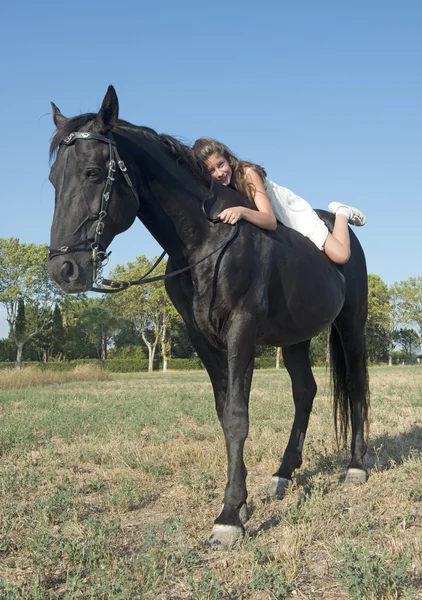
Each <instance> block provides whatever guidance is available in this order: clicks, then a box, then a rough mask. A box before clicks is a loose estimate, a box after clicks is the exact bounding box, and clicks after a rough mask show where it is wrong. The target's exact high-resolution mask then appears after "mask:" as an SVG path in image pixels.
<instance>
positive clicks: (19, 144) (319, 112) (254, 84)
mask: <svg viewBox="0 0 422 600" xmlns="http://www.w3.org/2000/svg"><path fill="white" fill-rule="evenodd" d="M421 30H422V3H421V2H420V1H419V0H418V1H416V0H402V1H401V2H399V1H398V0H397V1H395V2H392V1H390V0H371V1H370V2H368V1H367V0H365V1H362V0H354V1H353V2H340V1H338V0H319V1H318V2H315V0H297V1H296V2H291V1H289V2H287V1H285V0H273V1H265V0H263V1H262V2H259V3H257V2H252V1H249V0H242V1H237V0H233V1H230V0H226V1H221V0H217V1H215V2H207V3H204V2H198V1H197V0H195V1H191V0H186V1H184V0H180V1H179V2H174V1H171V0H155V1H154V2H152V0H149V1H148V2H145V1H143V0H137V1H135V0H133V1H125V0H121V1H120V2H110V1H109V0H103V1H101V2H99V1H97V0H92V1H91V2H81V1H80V0H74V1H73V2H72V3H58V2H54V3H53V2H51V1H50V0H47V1H44V2H43V3H32V2H29V0H24V1H21V2H14V3H6V5H5V6H4V7H3V9H2V18H1V25H0V33H1V35H0V52H1V56H2V61H1V66H0V74H1V83H2V86H1V87H2V94H1V100H0V102H1V107H2V115H3V117H2V144H1V146H0V164H1V173H2V183H1V188H0V189H1V205H2V211H1V214H2V218H1V220H0V237H9V236H15V237H18V238H19V239H20V240H21V241H22V242H35V243H38V244H40V243H45V242H48V239H49V229H50V225H51V219H52V213H53V203H54V194H53V189H52V187H51V185H50V183H49V182H48V172H49V161H48V145H49V139H50V137H51V135H52V133H53V129H54V127H53V123H52V119H51V115H50V104H49V102H50V100H52V101H53V102H55V104H57V105H58V106H59V108H60V109H61V111H62V112H63V114H65V115H67V116H74V115H76V114H79V113H81V112H88V111H95V110H97V109H98V108H99V106H100V105H101V101H102V98H103V96H104V94H105V92H106V89H107V86H108V85H109V84H110V83H112V84H113V85H114V86H115V88H116V91H117V94H118V96H119V102H120V116H121V117H122V118H124V119H126V120H128V121H131V122H133V123H136V124H138V125H147V126H149V127H153V128H154V129H156V130H157V131H158V132H160V133H168V134H171V135H175V136H178V137H181V138H182V139H184V140H185V141H187V142H192V141H194V140H195V139H196V138H197V137H200V136H210V137H215V138H217V139H220V140H221V141H223V142H225V143H226V144H227V145H228V146H229V147H230V148H231V149H232V150H233V151H234V152H235V153H237V154H238V155H239V156H240V157H242V158H245V159H249V160H252V161H254V162H257V163H260V164H263V165H264V166H265V168H266V170H267V172H268V175H269V177H270V179H273V180H274V181H276V182H277V183H279V184H281V185H283V186H285V187H288V188H290V189H292V190H293V191H294V192H296V193H297V194H299V195H301V196H303V197H304V198H306V199H307V200H308V201H309V202H310V203H311V204H312V206H314V207H315V208H326V207H327V205H328V203H329V202H330V201H332V200H337V201H342V202H345V203H347V204H351V205H354V206H358V207H359V208H360V209H362V210H363V211H364V212H365V213H366V215H367V225H366V226H365V227H364V228H362V229H359V230H358V231H357V234H358V236H359V239H360V240H361V242H362V244H363V247H364V249H365V252H366V256H367V262H368V270H369V272H371V273H376V274H378V275H380V276H381V277H382V279H383V280H384V281H385V282H386V283H388V284H391V283H393V282H395V281H400V280H403V279H407V278H408V277H412V276H418V275H421V268H420V258H419V257H420V237H421V236H420V230H421V220H422V208H421V201H422V168H421V159H422V128H421V124H422V80H421V72H422V36H421ZM112 251H113V253H112V255H111V267H114V266H115V265H116V264H118V263H120V264H121V263H125V262H127V261H129V260H131V259H133V258H134V257H135V256H137V255H139V254H145V255H147V256H149V257H152V256H153V255H156V254H159V253H160V248H159V247H158V245H157V244H156V242H155V241H154V240H153V239H152V237H151V236H150V235H149V234H148V232H147V231H146V230H145V228H144V227H143V226H142V225H141V224H140V223H137V224H135V225H134V226H133V228H132V229H131V230H130V231H129V232H126V233H124V234H122V235H121V236H120V237H119V238H117V239H116V240H115V241H114V243H113V245H112ZM5 325H6V324H5V322H4V320H3V319H2V318H1V317H0V337H3V336H4V335H6V327H5Z"/></svg>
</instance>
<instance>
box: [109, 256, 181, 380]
mask: <svg viewBox="0 0 422 600" xmlns="http://www.w3.org/2000/svg"><path fill="white" fill-rule="evenodd" d="M155 260H156V259H153V260H148V259H147V258H146V257H145V256H138V257H137V259H136V262H129V263H127V265H126V266H122V265H118V266H117V267H116V268H115V269H114V271H113V273H112V274H110V279H124V280H131V279H139V278H140V277H142V276H143V274H144V273H146V272H147V271H148V270H149V269H150V268H151V266H152V264H153V262H155ZM165 267H166V262H165V261H162V262H161V263H160V264H159V265H158V266H157V268H156V269H155V271H154V275H163V274H164V272H165ZM112 301H113V302H114V304H115V306H116V311H118V313H119V314H120V315H121V316H122V317H124V318H126V319H129V320H130V321H131V322H132V323H133V325H134V327H135V329H136V331H137V332H138V335H139V336H140V337H141V339H142V341H143V342H144V344H145V346H146V347H147V349H148V370H149V371H152V370H153V365H154V358H155V353H156V350H157V347H158V345H160V348H161V354H162V356H163V363H164V365H166V363H167V356H168V353H169V349H170V344H171V342H170V340H171V329H172V326H173V323H174V321H176V320H177V318H178V317H177V312H176V309H175V308H174V306H173V305H172V303H171V302H170V299H169V297H168V296H167V293H166V291H165V288H164V285H163V283H162V282H157V283H152V284H146V285H140V286H133V287H131V288H129V289H128V290H127V291H125V292H124V293H122V294H116V295H114V297H113V298H112Z"/></svg>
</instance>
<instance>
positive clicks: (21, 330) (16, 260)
mask: <svg viewBox="0 0 422 600" xmlns="http://www.w3.org/2000/svg"><path fill="white" fill-rule="evenodd" d="M59 293H60V291H59V288H58V287H57V286H56V285H55V284H53V282H52V281H51V279H50V277H49V275H48V272H47V250H46V246H45V245H40V246H37V245H36V244H23V243H20V242H19V240H18V239H17V238H13V237H12V238H8V239H4V238H0V304H2V305H3V306H4V307H5V309H6V319H7V322H8V324H9V336H10V338H11V339H12V340H13V341H14V343H15V344H16V366H17V368H20V366H21V363H22V352H23V347H24V345H25V344H26V343H27V342H29V341H30V340H31V339H33V338H34V337H36V336H37V335H39V334H40V332H41V331H43V330H44V329H46V328H47V327H49V325H50V318H49V316H50V315H49V311H48V310H45V309H51V306H52V304H53V303H54V301H55V299H56V298H57V297H58V295H59ZM22 302H23V303H24V305H25V309H26V310H25V313H26V314H25V319H24V320H22V319H23V317H22V312H21V315H20V316H19V318H18V315H19V306H21V309H20V310H21V311H22V310H23V309H22ZM29 306H31V309H32V310H35V311H38V313H39V316H40V318H39V319H37V320H36V322H34V321H33V320H32V322H29V320H28V314H27V313H28V307H29ZM16 326H17V330H16Z"/></svg>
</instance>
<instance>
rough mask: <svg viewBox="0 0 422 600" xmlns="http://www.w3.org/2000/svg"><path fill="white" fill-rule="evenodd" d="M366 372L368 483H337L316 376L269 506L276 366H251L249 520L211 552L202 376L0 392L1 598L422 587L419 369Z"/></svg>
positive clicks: (406, 595)
mask: <svg viewBox="0 0 422 600" xmlns="http://www.w3.org/2000/svg"><path fill="white" fill-rule="evenodd" d="M370 376H371V388H372V398H373V403H372V405H373V408H372V414H371V421H372V423H371V439H370V447H369V452H368V460H367V465H368V467H369V471H370V477H369V480H368V483H367V484H366V485H364V486H358V487H355V486H351V485H347V486H345V485H344V483H343V478H344V471H345V467H346V465H347V460H348V453H344V452H339V451H338V449H337V448H336V444H335V436H334V430H333V424H332V417H331V403H330V400H329V397H328V388H329V386H328V382H327V378H326V374H325V372H324V371H323V370H322V369H321V370H317V372H316V377H317V380H318V385H319V392H318V396H317V398H316V401H315V406H314V410H313V413H312V417H311V422H310V426H309V432H308V436H307V440H306V444H305V449H304V452H305V454H304V464H303V466H302V469H301V470H299V471H298V472H297V475H296V477H295V481H294V484H293V485H292V487H291V488H290V489H289V490H288V492H287V494H286V497H285V498H284V499H283V500H282V501H270V500H269V498H268V495H267V485H268V483H269V479H270V477H271V473H273V472H274V471H275V470H276V468H277V466H278V462H279V458H280V455H281V453H282V450H283V448H284V446H285V444H286V442H287V439H288V435H289V432H290V427H291V423H292V417H293V406H292V401H291V393H290V382H289V379H288V377H287V375H286V373H285V372H284V371H282V372H279V373H277V372H275V371H269V372H264V371H261V372H257V373H256V374H255V380H254V386H253V391H252V397H251V429H250V435H249V437H248V441H247V444H246V457H245V460H246V464H247V467H248V489H249V499H248V503H249V506H250V509H251V515H250V520H249V522H248V523H247V526H246V536H245V539H244V540H243V541H242V542H241V543H239V544H238V546H237V547H236V548H235V549H233V550H232V551H231V552H221V553H219V552H210V551H207V550H206V549H205V548H204V546H203V541H204V539H205V538H206V536H207V534H208V533H209V531H210V529H211V527H212V523H213V519H214V518H215V517H216V515H217V514H218V511H219V508H220V506H221V498H222V494H223V489H224V485H225V478H226V456H225V449H224V441H223V436H222V433H221V430H220V427H219V425H218V422H217V418H216V416H215V414H214V407H213V398H212V390H211V386H210V384H209V382H208V380H207V378H206V375H205V374H203V373H186V374H181V373H177V374H176V373H175V374H171V375H170V374H168V375H158V374H154V375H149V374H139V375H133V374H131V375H127V376H126V375H117V376H115V378H114V379H113V381H111V382H108V383H107V384H106V385H105V386H102V387H100V386H96V387H95V386H91V389H89V390H87V389H86V386H64V387H60V389H52V388H45V389H44V390H41V389H37V390H36V392H34V394H33V395H32V397H28V394H30V392H27V391H25V393H20V392H19V391H16V392H12V391H10V392H6V393H4V394H3V413H2V429H1V430H0V433H1V437H0V449H1V442H2V440H6V441H7V444H6V445H5V446H4V448H5V450H4V453H3V460H2V461H0V505H1V507H2V511H0V525H1V527H0V598H2V599H3V598H5V599H9V598H10V599H11V600H18V599H19V600H24V599H25V600H28V599H29V598H30V599H31V600H33V599H37V600H51V599H54V600H73V599H74V598H78V599H79V598H81V599H85V598H86V599H88V598H99V599H102V598H103V599H104V600H106V599H107V600H110V599H113V600H117V599H118V600H275V599H276V600H282V599H284V598H289V599H291V598H298V599H307V600H398V599H410V598H414V599H416V598H422V590H421V587H420V586H421V583H422V483H421V482H422V401H421V392H422V368H415V369H413V368H395V369H371V374H370ZM1 408H2V406H0V409H1ZM48 409H49V410H48ZM91 410H92V412H90V411H91ZM75 415H78V416H79V419H80V420H79V423H78V421H74V420H73V417H74V416H75ZM29 417H31V419H30V422H29V423H28V420H29ZM2 586H3V587H2ZM2 592H3V595H2Z"/></svg>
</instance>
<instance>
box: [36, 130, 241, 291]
mask: <svg viewBox="0 0 422 600" xmlns="http://www.w3.org/2000/svg"><path fill="white" fill-rule="evenodd" d="M76 140H98V141H99V142H103V143H105V144H108V146H109V149H110V155H109V165H108V173H107V179H106V183H105V186H104V190H103V192H102V194H101V204H100V211H99V213H98V218H97V222H96V225H95V232H94V237H93V238H88V239H86V240H83V241H82V242H80V243H78V244H73V245H71V246H61V247H60V248H52V247H51V246H49V247H48V260H51V259H52V258H54V257H56V256H63V255H65V254H72V253H74V252H86V251H87V250H88V249H90V250H91V257H92V258H91V260H92V263H93V280H94V283H95V284H96V285H97V286H98V287H94V286H92V287H91V291H93V292H100V293H105V294H113V293H117V292H121V291H123V290H125V289H127V288H129V287H131V286H133V285H142V284H146V283H153V282H155V281H163V280H165V279H169V278H170V277H174V276H175V275H179V274H180V273H183V272H184V271H188V270H189V269H192V268H193V267H195V266H196V265H198V264H199V263H201V262H203V261H204V260H206V259H207V258H209V257H210V256H212V255H213V254H215V253H216V252H218V251H219V250H223V249H224V248H226V246H228V245H229V244H230V243H231V242H232V241H233V240H234V238H235V237H236V236H237V234H238V231H239V225H238V223H236V224H235V226H234V227H233V233H232V235H231V236H230V237H229V239H228V240H226V241H225V242H223V244H221V245H220V246H218V247H217V248H215V249H214V250H213V251H212V252H210V253H209V254H207V255H206V256H204V257H202V258H200V259H199V260H197V261H195V262H194V263H192V264H191V265H188V266H186V267H183V268H182V269H178V270H177V271H172V272H171V273H166V274H165V275H158V276H156V277H149V278H148V279H147V276H148V275H149V274H150V273H151V272H152V271H153V270H154V269H155V268H156V267H157V265H158V264H159V263H160V262H161V261H162V260H163V258H164V256H165V255H166V254H167V253H166V251H164V252H163V253H162V254H161V255H160V257H159V258H158V259H157V260H156V262H155V263H154V264H153V266H152V267H151V268H150V269H149V270H148V271H147V272H146V273H144V275H142V277H140V278H139V279H136V280H134V281H115V280H112V279H104V278H103V277H102V275H101V273H102V270H103V267H105V266H106V265H107V263H108V260H109V256H110V254H111V252H106V251H105V250H103V249H102V246H101V235H102V234H103V232H104V227H105V218H106V217H107V214H108V213H107V210H108V204H109V201H110V196H111V190H112V187H113V183H114V180H115V177H114V175H115V173H116V165H117V166H118V167H119V169H120V172H121V173H122V175H123V177H124V179H125V181H126V183H127V185H128V186H129V188H130V190H131V192H132V194H133V195H134V197H135V199H136V201H137V204H138V208H137V211H136V212H137V213H138V212H139V208H140V201H139V196H138V193H137V192H136V190H135V188H134V187H133V184H132V181H131V179H130V177H129V175H128V172H127V168H126V165H125V163H124V162H123V160H122V159H121V158H120V155H119V153H118V151H117V147H116V142H115V140H114V137H113V134H112V133H111V131H109V132H108V134H107V137H105V136H102V135H98V134H96V133H91V132H89V131H75V132H72V133H69V135H67V136H66V137H65V138H64V139H63V140H62V141H61V143H60V145H61V144H64V145H65V146H70V145H71V144H73V143H74V142H75V141H76ZM216 195H217V193H216V189H215V182H214V181H213V180H212V181H211V186H210V189H209V190H208V193H207V194H206V196H205V198H204V200H203V201H202V213H203V215H204V216H205V218H206V219H207V220H208V221H210V222H211V223H221V221H220V219H219V218H218V217H215V218H213V217H210V216H209V215H208V214H207V211H206V208H205V207H206V204H207V203H208V202H210V201H213V200H215V198H216ZM84 222H85V221H84ZM81 226H82V223H81V225H79V226H78V228H77V229H79V227H81ZM103 285H106V286H109V288H108V289H107V288H103V287H101V286H103ZM110 288H111V289H110Z"/></svg>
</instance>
